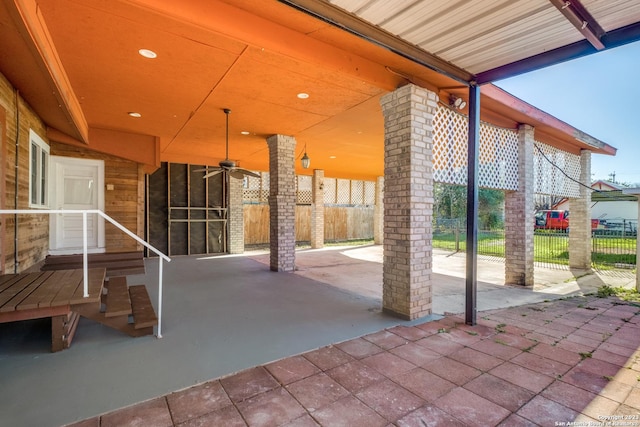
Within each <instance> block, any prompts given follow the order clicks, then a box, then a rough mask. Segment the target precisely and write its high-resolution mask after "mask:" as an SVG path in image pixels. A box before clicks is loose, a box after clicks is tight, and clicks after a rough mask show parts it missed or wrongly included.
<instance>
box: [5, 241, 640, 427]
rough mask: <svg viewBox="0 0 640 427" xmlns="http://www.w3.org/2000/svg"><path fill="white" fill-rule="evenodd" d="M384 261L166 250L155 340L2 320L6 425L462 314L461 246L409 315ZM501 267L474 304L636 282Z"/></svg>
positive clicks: (486, 270) (346, 253)
mask: <svg viewBox="0 0 640 427" xmlns="http://www.w3.org/2000/svg"><path fill="white" fill-rule="evenodd" d="M381 258H382V250H381V247H380V246H365V247H337V248H332V247H327V248H325V249H322V250H302V251H298V253H297V259H298V264H299V268H298V270H297V271H296V272H294V273H286V274H284V273H275V272H270V271H269V267H268V254H267V253H264V252H257V253H248V254H245V255H228V256H219V257H211V258H199V257H177V258H174V259H173V261H172V262H171V263H169V264H168V266H167V268H166V270H165V275H166V282H167V283H170V284H171V285H167V286H166V287H165V301H166V304H165V309H164V319H165V321H164V325H163V331H164V332H163V334H164V337H163V338H162V339H156V338H153V337H141V338H135V339H132V338H130V337H129V336H127V335H124V334H121V333H119V332H117V331H115V330H113V329H109V328H107V327H104V326H102V325H99V324H97V323H93V322H91V321H88V320H87V319H81V321H80V324H79V326H78V330H77V332H76V337H75V340H74V344H73V347H72V348H71V349H69V350H68V351H65V352H62V353H50V352H49V345H50V344H49V336H48V331H49V329H48V326H47V324H46V320H44V321H42V320H41V321H31V322H24V323H13V324H4V325H0V328H2V329H1V333H0V360H1V361H2V363H1V364H0V376H2V378H3V385H4V386H3V387H2V389H1V390H0V402H2V404H0V406H1V407H2V409H3V410H2V413H3V422H6V423H8V425H16V426H23V425H24V426H29V425H38V426H59V425H62V424H66V423H71V422H74V421H78V420H82V419H85V418H90V417H94V416H96V415H100V414H103V413H106V412H110V411H113V410H115V409H117V408H120V407H124V406H129V405H132V404H134V403H137V402H141V401H146V400H148V399H152V398H155V397H158V396H162V395H165V394H168V393H171V392H173V391H176V390H180V389H183V388H185V387H190V386H193V385H196V384H201V383H205V382H207V381H209V380H211V379H213V378H217V377H223V376H227V375H229V374H232V373H234V372H238V371H242V370H244V369H248V368H251V367H254V366H257V365H263V364H268V363H270V362H273V361H276V360H279V359H282V358H285V357H289V356H292V355H297V354H300V353H303V352H308V351H311V350H314V349H317V348H320V347H324V346H327V345H331V344H334V343H338V342H342V341H347V340H351V339H354V338H357V337H361V336H364V335H369V334H374V333H376V332H379V331H381V330H384V329H387V328H393V327H395V326H398V325H400V326H401V327H402V328H405V327H408V326H411V325H419V324H425V322H429V321H431V320H438V319H441V318H442V315H443V314H445V313H460V312H461V311H462V309H463V307H464V271H465V269H464V266H465V264H464V257H463V256H462V255H454V256H451V255H450V254H447V253H439V252H436V254H435V257H434V259H435V266H434V281H435V282H436V283H437V286H435V287H434V292H435V296H434V313H436V314H434V315H432V316H428V317H424V318H421V319H419V320H416V321H413V322H406V321H401V320H399V319H397V318H395V317H392V316H389V315H386V314H383V313H382V312H381V292H382V290H381V287H382V276H381V270H382V263H381V261H382V260H381ZM156 262H157V260H152V259H151V260H147V274H146V275H144V276H142V275H140V276H130V279H131V280H130V282H131V283H136V282H137V281H140V282H145V283H150V284H152V283H155V279H156V277H155V274H156V273H155V272H156V271H157V269H156V268H155V265H154V263H156ZM503 268H504V266H503V265H501V264H500V263H496V261H494V260H488V259H484V258H482V257H481V259H480V263H479V279H480V282H479V289H478V290H479V309H480V310H481V311H485V310H489V309H497V308H499V307H504V306H512V305H521V304H526V303H534V302H538V303H540V302H544V301H548V300H554V299H558V298H564V297H567V296H571V295H581V294H584V293H588V292H592V291H594V290H595V289H597V287H598V286H601V285H602V284H603V283H605V282H608V283H611V284H620V285H626V284H628V283H629V282H633V278H631V277H629V276H627V277H618V278H616V277H609V276H598V275H595V274H592V275H586V276H584V275H583V274H584V273H585V272H579V271H574V272H569V271H566V270H545V269H539V270H536V273H537V277H538V281H539V285H538V286H537V288H534V289H526V288H522V287H508V286H504V285H502V284H501V282H500V281H501V280H503V277H504V276H503V275H502V274H499V273H497V271H500V270H502V269H503ZM354 273H357V274H354ZM579 276H581V277H580V278H579V279H576V277H579ZM149 292H150V294H151V296H152V298H154V299H155V294H154V293H155V286H153V285H151V286H149ZM376 293H377V294H376ZM481 316H482V315H481ZM427 324H428V323H427ZM427 324H425V325H427ZM434 348H435V349H437V347H434ZM27 396H28V398H26V397H27ZM34 402H37V404H34ZM92 425H93V424H92ZM103 425H105V424H103Z"/></svg>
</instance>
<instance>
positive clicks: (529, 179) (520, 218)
mask: <svg viewBox="0 0 640 427" xmlns="http://www.w3.org/2000/svg"><path fill="white" fill-rule="evenodd" d="M534 141H535V136H534V128H533V127H532V126H530V125H520V129H518V190H517V191H508V192H506V194H505V199H504V208H505V221H504V222H505V223H504V234H505V236H504V237H505V283H506V284H508V285H522V286H533V228H534V227H533V214H534V210H535V204H534V200H533V186H534V183H533V158H534V154H535V153H534V151H533V150H534Z"/></svg>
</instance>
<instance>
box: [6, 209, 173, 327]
mask: <svg viewBox="0 0 640 427" xmlns="http://www.w3.org/2000/svg"><path fill="white" fill-rule="evenodd" d="M42 214H48V215H52V214H82V269H83V274H84V276H83V287H84V289H83V290H84V297H85V298H87V297H88V296H89V267H88V236H87V215H88V214H98V215H100V216H101V217H103V218H104V219H106V220H107V221H109V222H110V223H111V224H113V225H115V226H116V227H118V228H119V229H120V230H122V231H123V232H124V233H125V234H127V235H128V236H129V237H131V238H132V239H134V240H135V241H136V242H138V243H140V244H141V245H142V246H144V247H145V248H147V249H149V250H150V251H152V252H153V253H155V254H156V255H158V257H159V258H160V261H159V262H158V270H159V271H158V332H157V334H156V336H157V337H158V338H162V261H163V260H164V261H167V262H171V258H169V257H168V256H166V255H165V254H163V253H162V252H160V251H159V250H158V249H156V248H154V247H153V246H151V245H150V244H149V243H147V242H146V241H144V240H143V239H141V238H140V237H138V236H136V235H135V234H133V233H132V232H131V231H129V230H128V229H127V228H126V227H124V226H123V225H122V224H120V223H119V222H118V221H116V220H115V219H113V218H111V217H110V216H109V215H107V214H106V213H104V212H102V211H101V210H99V209H86V210H81V209H0V215H42Z"/></svg>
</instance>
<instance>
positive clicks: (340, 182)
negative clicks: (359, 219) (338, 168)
mask: <svg viewBox="0 0 640 427" xmlns="http://www.w3.org/2000/svg"><path fill="white" fill-rule="evenodd" d="M336 203H337V204H338V205H349V204H351V181H350V180H348V179H340V178H338V179H337V185H336Z"/></svg>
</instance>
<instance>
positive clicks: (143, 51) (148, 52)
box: [138, 49, 158, 59]
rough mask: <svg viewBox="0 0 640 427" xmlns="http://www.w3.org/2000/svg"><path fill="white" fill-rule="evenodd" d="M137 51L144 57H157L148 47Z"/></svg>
mask: <svg viewBox="0 0 640 427" xmlns="http://www.w3.org/2000/svg"><path fill="white" fill-rule="evenodd" d="M138 53H139V54H140V55H142V56H144V57H145V58H149V59H154V58H157V57H158V54H157V53H155V52H154V51H152V50H149V49H140V50H139V51H138Z"/></svg>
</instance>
